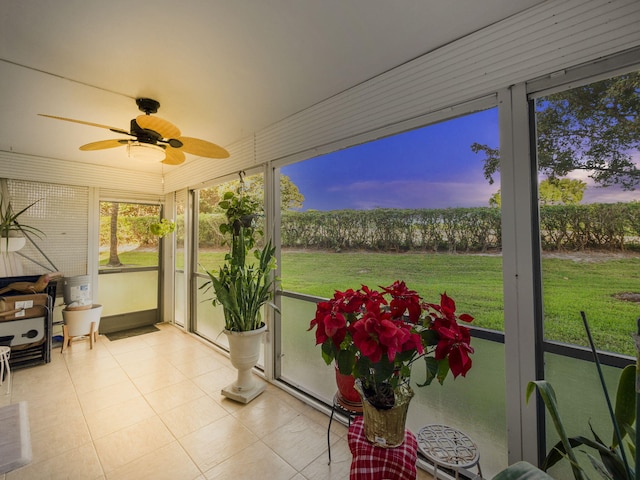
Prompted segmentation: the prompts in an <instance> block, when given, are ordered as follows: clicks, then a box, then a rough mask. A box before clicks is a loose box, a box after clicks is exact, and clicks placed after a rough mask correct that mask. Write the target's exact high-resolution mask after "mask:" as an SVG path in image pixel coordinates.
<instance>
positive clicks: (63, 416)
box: [27, 396, 84, 434]
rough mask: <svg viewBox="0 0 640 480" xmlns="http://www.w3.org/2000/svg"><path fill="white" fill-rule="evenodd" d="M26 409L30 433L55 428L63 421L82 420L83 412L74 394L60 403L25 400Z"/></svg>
mask: <svg viewBox="0 0 640 480" xmlns="http://www.w3.org/2000/svg"><path fill="white" fill-rule="evenodd" d="M27 409H28V414H29V426H30V429H31V433H32V434H34V433H38V432H40V431H42V430H47V429H49V428H55V427H56V426H59V425H60V422H63V421H67V422H73V421H75V420H79V421H83V419H84V414H83V412H82V409H81V408H80V403H79V402H78V398H77V397H76V396H72V397H67V398H66V399H65V401H63V402H61V403H58V401H52V402H46V401H43V400H40V401H37V402H36V401H27Z"/></svg>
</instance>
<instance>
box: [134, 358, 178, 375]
mask: <svg viewBox="0 0 640 480" xmlns="http://www.w3.org/2000/svg"><path fill="white" fill-rule="evenodd" d="M167 368H172V365H171V364H170V363H169V362H168V361H167V360H166V359H164V358H157V357H156V358H148V359H146V360H141V361H140V362H135V363H127V364H125V365H122V369H123V370H124V371H125V373H126V374H127V375H128V376H129V378H131V379H134V378H140V377H144V376H145V375H151V374H152V373H158V372H162V371H163V370H166V369H167Z"/></svg>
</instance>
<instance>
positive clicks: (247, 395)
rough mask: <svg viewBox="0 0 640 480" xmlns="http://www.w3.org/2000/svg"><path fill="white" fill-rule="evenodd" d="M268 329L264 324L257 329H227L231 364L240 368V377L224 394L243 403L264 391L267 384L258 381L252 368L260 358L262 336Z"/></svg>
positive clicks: (223, 391) (225, 389)
mask: <svg viewBox="0 0 640 480" xmlns="http://www.w3.org/2000/svg"><path fill="white" fill-rule="evenodd" d="M266 330H267V326H266V325H263V326H262V327H261V328H259V329H257V330H249V331H247V332H233V331H230V330H225V331H224V333H225V334H226V335H227V338H228V340H229V356H230V357H231V364H232V365H233V366H234V367H235V368H236V369H237V370H238V378H237V379H236V381H235V382H233V383H232V384H231V385H228V386H227V387H225V388H223V389H222V395H224V396H225V397H227V398H230V399H232V400H235V401H237V402H241V403H249V402H250V401H251V400H253V399H254V398H256V397H257V396H258V395H260V394H261V393H262V392H264V390H265V388H266V385H265V383H264V382H256V379H255V378H254V375H253V373H252V372H251V369H252V368H253V367H254V366H255V365H256V363H258V360H259V359H260V347H261V344H262V337H263V334H264V332H265V331H266Z"/></svg>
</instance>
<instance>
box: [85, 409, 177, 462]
mask: <svg viewBox="0 0 640 480" xmlns="http://www.w3.org/2000/svg"><path fill="white" fill-rule="evenodd" d="M172 441H174V437H173V435H171V432H169V430H168V429H167V427H165V425H164V424H163V423H162V421H161V420H160V419H159V418H158V417H151V418H149V419H146V420H143V421H141V422H138V423H136V424H135V425H131V426H129V427H126V428H123V429H121V430H118V431H117V432H114V433H111V434H109V435H106V436H104V437H102V438H98V439H97V440H95V441H94V443H95V446H96V451H97V452H98V457H99V458H100V462H101V463H102V467H103V468H104V471H105V472H106V473H110V472H112V471H113V470H115V469H117V468H120V467H122V466H123V465H126V464H127V463H129V462H132V461H134V460H137V459H139V458H140V457H143V456H144V455H147V454H149V453H152V452H154V451H155V450H157V449H159V448H162V447H164V446H165V445H168V444H169V443H171V442H172Z"/></svg>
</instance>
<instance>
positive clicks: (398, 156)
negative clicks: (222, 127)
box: [282, 108, 640, 210]
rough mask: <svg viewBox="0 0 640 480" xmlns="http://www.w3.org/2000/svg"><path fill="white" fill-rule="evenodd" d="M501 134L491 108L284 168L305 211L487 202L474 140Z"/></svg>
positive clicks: (610, 191)
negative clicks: (302, 200)
mask: <svg viewBox="0 0 640 480" xmlns="http://www.w3.org/2000/svg"><path fill="white" fill-rule="evenodd" d="M498 137H499V134H498V111H497V109H495V108H494V109H491V110H486V111H483V112H479V113H475V114H471V115H467V116H465V117H460V118H457V119H453V120H449V121H447V122H442V123H439V124H436V125H432V126H428V127H424V128H421V129H418V130H414V131H411V132H406V133H402V134H399V135H395V136H393V137H388V138H384V139H381V140H377V141H375V142H369V143H367V144H363V145H359V146H355V147H351V148H348V149H345V150H340V151H338V152H334V153H330V154H327V155H322V156H319V157H316V158H313V159H309V160H306V161H304V162H300V163H296V164H294V165H289V166H287V167H284V168H282V173H283V174H284V175H288V176H289V177H290V178H291V180H292V181H293V183H294V184H296V185H297V186H298V188H299V189H300V192H301V193H302V194H303V195H304V197H305V200H304V204H303V208H302V210H312V209H313V210H339V209H347V208H349V209H371V208H377V207H381V208H447V207H478V206H488V205H489V198H490V197H491V195H492V194H493V193H495V192H496V191H497V190H498V189H499V188H500V187H499V182H500V179H499V177H498V176H496V177H495V183H494V184H493V185H490V184H489V182H488V181H487V180H486V179H485V178H484V175H483V173H482V166H483V162H482V159H483V158H484V157H483V155H482V154H475V153H473V152H472V151H471V144H473V143H474V142H478V143H480V144H486V145H488V146H490V147H492V148H495V147H498V144H499V138H498ZM574 177H576V178H578V176H577V175H575V176H574ZM579 178H582V179H583V180H585V181H586V180H588V179H586V178H585V177H584V176H581V177H579ZM638 199H640V193H639V192H638V191H634V192H621V191H620V190H619V189H614V188H607V189H604V188H587V192H586V193H585V198H584V200H583V202H582V203H592V202H600V201H602V202H616V201H630V200H638Z"/></svg>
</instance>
